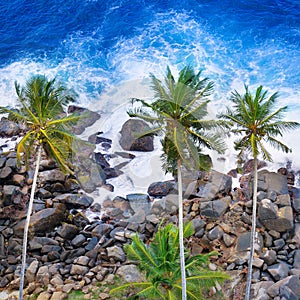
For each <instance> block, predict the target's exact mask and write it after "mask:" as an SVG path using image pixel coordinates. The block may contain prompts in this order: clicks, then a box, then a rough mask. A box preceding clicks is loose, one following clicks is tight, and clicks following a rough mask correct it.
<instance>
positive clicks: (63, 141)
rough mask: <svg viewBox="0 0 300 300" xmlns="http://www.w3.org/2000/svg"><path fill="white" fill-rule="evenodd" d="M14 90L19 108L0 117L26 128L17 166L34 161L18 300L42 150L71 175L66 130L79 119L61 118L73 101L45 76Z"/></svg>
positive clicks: (70, 139)
mask: <svg viewBox="0 0 300 300" xmlns="http://www.w3.org/2000/svg"><path fill="white" fill-rule="evenodd" d="M15 88H16V93H17V96H18V101H19V106H20V108H19V109H10V108H6V107H0V113H8V118H9V119H11V120H14V121H16V122H19V123H22V124H24V125H25V126H26V133H25V135H24V136H23V137H22V139H21V140H20V142H19V143H18V145H17V149H16V150H17V159H18V162H19V163H20V161H21V160H24V162H25V164H26V165H27V166H28V167H29V158H30V157H34V156H35V159H36V162H35V163H36V167H35V173H34V177H33V182H32V188H31V195H30V200H29V205H28V210H27V216H26V222H25V226H24V237H23V248H22V267H21V277H20V291H19V299H23V287H24V277H25V266H26V249H27V239H28V228H29V222H30V215H31V213H32V204H33V200H34V194H35V189H36V184H37V177H38V170H39V164H40V159H41V155H42V149H44V151H45V152H46V153H47V154H48V155H49V156H50V157H52V158H54V159H55V161H56V162H57V163H58V165H59V166H60V167H61V169H62V170H63V171H64V172H66V173H72V170H71V168H70V165H69V163H68V161H69V158H70V155H71V152H72V143H73V141H74V139H75V137H74V136H73V135H72V134H71V133H70V132H69V131H68V126H70V125H71V124H72V123H73V122H76V121H78V119H79V117H78V116H75V115H69V116H66V115H65V114H64V108H65V106H66V105H67V104H68V103H70V102H71V101H73V98H72V95H71V93H70V92H68V90H67V89H66V88H65V87H63V86H62V85H58V86H57V85H56V84H55V79H53V80H50V81H48V80H47V78H46V77H45V76H41V75H37V76H33V77H31V78H30V79H29V80H28V81H27V82H26V84H25V86H24V87H22V88H21V87H20V85H19V84H17V83H15Z"/></svg>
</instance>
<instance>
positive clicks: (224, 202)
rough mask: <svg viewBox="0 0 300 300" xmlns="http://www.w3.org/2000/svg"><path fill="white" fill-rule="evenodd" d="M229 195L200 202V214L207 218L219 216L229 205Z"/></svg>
mask: <svg viewBox="0 0 300 300" xmlns="http://www.w3.org/2000/svg"><path fill="white" fill-rule="evenodd" d="M229 203H230V197H226V198H223V199H220V200H214V201H208V202H202V203H200V215H201V216H203V217H206V218H208V219H218V218H220V217H221V216H222V215H223V214H224V213H225V212H226V210H227V208H228V207H229Z"/></svg>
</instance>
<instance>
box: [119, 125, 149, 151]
mask: <svg viewBox="0 0 300 300" xmlns="http://www.w3.org/2000/svg"><path fill="white" fill-rule="evenodd" d="M149 130H150V127H149V126H148V124H147V123H146V122H144V121H142V120H137V119H129V120H128V121H126V122H125V123H124V124H123V126H122V129H121V132H120V133H121V137H120V141H119V142H120V145H121V147H122V148H123V149H124V150H130V151H153V149H154V145H153V136H142V135H143V134H144V133H145V132H147V131H149Z"/></svg>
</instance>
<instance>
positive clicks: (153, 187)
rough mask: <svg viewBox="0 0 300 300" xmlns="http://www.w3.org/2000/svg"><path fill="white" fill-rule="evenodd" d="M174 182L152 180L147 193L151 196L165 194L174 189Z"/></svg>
mask: <svg viewBox="0 0 300 300" xmlns="http://www.w3.org/2000/svg"><path fill="white" fill-rule="evenodd" d="M174 184H175V183H174V182H172V181H159V182H153V183H151V184H150V186H149V187H148V194H149V195H150V196H153V197H163V196H166V195H168V194H169V193H170V192H171V191H172V190H173V189H174Z"/></svg>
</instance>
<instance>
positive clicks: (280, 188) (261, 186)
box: [251, 170, 288, 195]
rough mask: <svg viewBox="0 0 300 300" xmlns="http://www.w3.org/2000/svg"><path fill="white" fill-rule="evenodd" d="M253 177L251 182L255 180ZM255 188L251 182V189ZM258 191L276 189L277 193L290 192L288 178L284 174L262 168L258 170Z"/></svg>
mask: <svg viewBox="0 0 300 300" xmlns="http://www.w3.org/2000/svg"><path fill="white" fill-rule="evenodd" d="M252 179H253V177H251V183H252V182H253V180H252ZM252 189H253V187H252V184H251V190H252ZM257 190H258V191H265V192H267V191H274V192H276V193H277V194H280V195H283V194H288V185H287V178H286V176H284V175H281V174H279V173H275V172H269V171H267V170H262V171H259V172H258V186H257Z"/></svg>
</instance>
